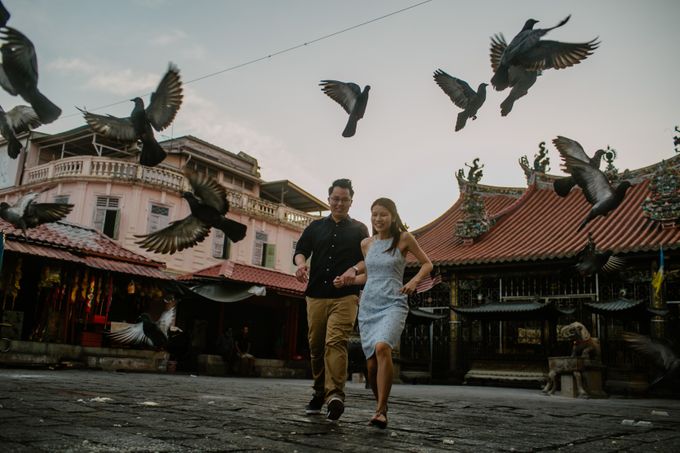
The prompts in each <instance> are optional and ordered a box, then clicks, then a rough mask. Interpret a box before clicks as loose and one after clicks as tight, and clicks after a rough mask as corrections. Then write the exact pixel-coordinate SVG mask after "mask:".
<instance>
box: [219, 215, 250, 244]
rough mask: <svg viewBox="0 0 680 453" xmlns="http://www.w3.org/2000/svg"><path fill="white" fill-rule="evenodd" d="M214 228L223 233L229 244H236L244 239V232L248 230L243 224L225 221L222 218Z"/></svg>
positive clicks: (225, 219) (224, 218)
mask: <svg viewBox="0 0 680 453" xmlns="http://www.w3.org/2000/svg"><path fill="white" fill-rule="evenodd" d="M216 227H217V228H219V229H220V230H222V231H224V234H226V235H227V237H228V238H229V239H231V242H238V241H240V240H241V239H243V238H244V237H246V230H247V229H248V227H247V226H245V225H244V224H242V223H239V222H236V221H234V220H231V219H227V218H226V217H223V218H222V219H221V220H220V223H219V224H218V225H216Z"/></svg>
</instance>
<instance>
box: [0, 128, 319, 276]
mask: <svg viewBox="0 0 680 453" xmlns="http://www.w3.org/2000/svg"><path fill="white" fill-rule="evenodd" d="M23 140H26V141H27V143H28V146H27V147H26V150H27V151H26V152H23V153H22V154H21V155H20V156H19V158H18V159H16V160H12V159H10V158H9V157H8V156H7V152H6V150H5V149H4V148H6V144H4V145H0V148H2V149H0V201H6V202H13V201H15V200H16V199H17V198H18V197H19V196H20V195H21V194H23V193H25V192H27V191H36V190H45V192H44V193H43V194H42V195H41V196H40V201H43V202H53V201H61V202H69V203H73V204H74V205H75V208H74V209H73V211H72V212H71V213H70V214H69V216H68V217H67V218H66V219H65V220H67V221H69V222H73V223H77V224H80V225H84V226H91V227H94V228H95V229H97V230H99V231H101V232H103V233H104V234H105V235H107V236H109V237H111V238H113V239H114V240H116V241H117V242H118V243H119V244H120V245H121V246H123V247H125V248H127V249H130V250H132V251H134V252H137V253H140V254H142V255H144V256H147V257H149V258H151V259H154V260H159V261H163V262H165V263H166V265H167V269H168V270H169V271H171V272H175V273H178V274H186V273H192V272H195V271H198V270H201V269H204V268H207V267H210V266H214V265H216V264H219V263H222V262H224V260H230V261H233V262H236V263H242V264H247V265H253V266H261V267H266V268H270V269H274V270H277V271H280V272H285V273H292V271H293V264H292V254H293V251H294V249H295V241H296V240H297V238H298V237H299V236H300V233H301V232H302V230H303V229H304V227H306V226H307V225H308V224H309V223H310V222H311V221H312V220H314V219H315V218H318V216H319V215H320V214H321V212H322V211H326V210H328V206H327V205H326V203H324V202H323V201H321V200H319V199H318V198H316V197H314V196H313V195H311V194H309V193H308V192H306V191H305V190H304V189H302V188H300V187H299V186H297V185H295V184H294V183H292V182H290V181H287V180H283V181H273V182H265V181H263V180H262V179H261V178H260V172H259V165H258V162H257V159H255V158H253V157H252V156H249V155H248V154H246V153H244V152H239V153H238V154H235V153H232V152H230V151H227V150H225V149H222V148H220V147H218V146H215V145H213V144H210V143H207V142H205V141H203V140H200V139H198V138H196V137H192V136H184V137H180V138H176V139H172V140H168V141H165V142H163V143H162V145H163V147H164V148H165V149H166V150H167V151H168V157H167V159H166V160H165V161H164V162H162V163H161V164H160V165H158V166H157V167H153V168H151V167H144V166H142V165H140V164H139V163H137V161H138V154H139V150H138V149H137V147H136V145H123V144H121V143H117V142H115V141H112V140H111V139H108V138H106V137H102V136H100V135H98V134H96V133H94V132H93V131H92V130H90V129H89V127H87V126H82V127H79V128H76V129H72V130H69V131H65V132H61V133H58V134H49V135H48V134H43V133H39V132H32V133H31V135H30V137H28V138H24V139H23ZM185 166H188V167H190V168H192V169H194V170H195V171H197V172H201V173H207V174H208V175H210V176H212V177H214V178H215V179H216V180H217V181H218V182H219V183H220V184H222V185H223V186H224V187H226V189H227V193H228V198H229V203H230V205H231V208H230V211H229V213H228V217H229V218H232V219H234V220H236V221H239V222H241V223H244V224H246V225H247V226H248V232H247V235H246V237H245V239H243V240H242V241H239V242H237V243H231V241H229V240H226V241H225V238H224V235H223V233H222V232H220V231H216V230H214V229H213V230H212V231H211V233H210V235H209V236H208V238H206V239H205V240H204V241H203V242H202V243H200V244H198V245H197V246H195V247H193V248H191V249H186V250H183V251H182V252H178V253H175V254H174V255H161V254H154V253H150V252H147V251H145V250H143V249H141V248H140V247H138V246H137V245H136V244H135V240H136V239H135V237H134V236H135V235H143V234H148V233H150V232H153V231H156V230H158V229H161V228H163V227H165V226H166V225H168V223H169V222H171V221H174V220H177V219H181V218H184V217H185V216H186V215H188V214H189V206H188V204H187V203H186V202H185V200H184V199H182V198H181V196H180V191H182V190H188V189H189V187H188V184H187V182H186V181H185V178H184V176H183V175H182V170H181V169H182V168H183V167H185Z"/></svg>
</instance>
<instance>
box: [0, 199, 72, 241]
mask: <svg viewBox="0 0 680 453" xmlns="http://www.w3.org/2000/svg"><path fill="white" fill-rule="evenodd" d="M45 190H47V189H45ZM38 195H40V192H28V193H27V194H26V195H24V196H22V197H21V198H19V200H18V201H17V202H16V203H14V205H11V206H10V205H9V204H7V203H5V202H4V201H3V202H2V203H0V217H2V218H3V219H5V220H6V221H8V222H9V223H11V224H12V225H14V226H15V227H16V228H20V229H22V230H23V232H24V235H25V234H26V230H27V229H29V228H35V227H37V226H38V225H41V224H43V223H50V222H56V221H57V220H61V219H63V218H64V217H66V216H67V215H68V213H69V212H71V210H72V209H73V205H72V204H69V203H36V202H35V199H36V198H37V197H38Z"/></svg>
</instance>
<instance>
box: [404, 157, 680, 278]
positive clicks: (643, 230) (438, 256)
mask: <svg viewBox="0 0 680 453" xmlns="http://www.w3.org/2000/svg"><path fill="white" fill-rule="evenodd" d="M670 161H671V162H673V165H674V166H677V165H678V164H679V163H680V159H678V156H676V157H674V158H672V159H671V160H670ZM655 168H656V165H654V166H650V167H646V168H644V169H639V170H636V171H633V172H629V175H630V177H631V178H632V179H631V183H632V184H633V185H632V187H631V188H630V189H628V192H627V194H626V197H625V199H624V201H623V203H622V204H621V205H620V206H619V207H618V208H617V209H616V210H615V211H613V212H611V213H610V214H609V215H608V216H607V217H604V218H602V217H599V218H597V219H595V220H593V221H592V222H590V223H589V224H588V225H587V226H586V227H585V228H584V229H583V230H581V231H577V228H578V226H579V224H580V223H581V221H582V220H583V219H584V218H585V217H586V215H587V214H588V212H589V211H590V209H591V206H590V204H589V203H588V202H587V201H586V199H585V198H584V197H583V196H582V194H581V190H580V189H579V188H578V187H576V188H574V189H573V190H572V191H571V192H570V193H569V195H568V196H567V197H565V198H561V197H559V196H558V195H557V194H556V193H555V192H554V190H553V189H552V181H553V180H554V179H555V178H556V177H555V176H552V175H545V174H539V173H537V174H536V175H535V177H531V178H530V180H529V187H528V188H527V189H525V190H524V191H523V194H522V195H521V196H518V195H517V194H518V193H520V192H512V191H511V189H509V188H498V190H497V191H495V192H494V191H493V190H492V186H484V190H482V191H480V192H479V193H480V194H481V195H482V198H483V199H484V206H485V209H486V212H487V217H488V218H490V219H491V220H492V222H493V224H492V226H491V228H490V230H489V231H487V232H486V233H484V234H482V235H480V236H478V237H477V238H475V239H474V241H471V242H472V243H469V242H470V241H468V242H467V243H466V242H464V241H463V240H462V239H461V238H459V237H457V236H456V235H455V227H456V222H458V221H459V220H461V219H463V212H462V211H461V206H462V203H463V199H462V197H460V198H459V199H458V200H457V201H456V202H455V203H454V205H453V206H451V208H449V209H448V210H447V211H446V212H445V213H444V214H442V215H441V216H440V217H439V218H437V219H436V220H434V221H433V222H431V223H430V224H428V225H426V226H424V227H422V228H420V229H418V230H416V231H414V235H415V236H416V237H417V238H418V242H419V243H420V245H421V246H422V248H423V250H424V251H425V253H427V255H428V256H429V257H430V259H431V260H432V262H433V263H434V264H436V265H437V264H438V265H453V266H457V265H471V264H490V263H512V262H531V261H542V260H550V259H564V258H572V257H574V256H576V255H577V254H578V253H579V252H580V251H581V250H582V249H583V247H584V245H585V244H586V242H587V239H588V233H589V232H590V233H592V234H593V239H594V240H595V241H596V243H597V248H598V249H600V250H612V251H613V252H614V253H617V254H622V253H633V252H649V251H654V250H658V249H659V246H663V247H664V248H666V249H676V248H680V228H678V227H671V228H663V226H662V225H661V224H660V223H659V222H655V221H654V220H651V219H650V218H649V217H646V216H644V215H643V210H642V208H641V205H642V203H643V201H644V200H645V199H647V198H648V197H649V196H650V188H649V185H650V180H649V175H650V174H651V173H652V172H653V170H654V169H655ZM515 190H516V191H517V190H520V189H515ZM462 192H463V191H461V193H462Z"/></svg>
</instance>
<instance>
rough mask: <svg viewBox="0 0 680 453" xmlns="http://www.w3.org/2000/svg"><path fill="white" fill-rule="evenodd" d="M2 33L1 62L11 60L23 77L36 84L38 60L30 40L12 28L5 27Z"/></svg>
mask: <svg viewBox="0 0 680 453" xmlns="http://www.w3.org/2000/svg"><path fill="white" fill-rule="evenodd" d="M2 32H3V33H4V35H2V38H3V39H4V40H5V43H4V44H3V45H2V59H3V61H5V60H7V59H11V60H12V61H13V63H14V64H16V65H17V67H18V68H19V71H21V74H22V75H23V76H24V77H27V78H29V79H30V80H33V81H35V82H36V83H37V81H38V58H37V57H36V54H35V47H34V46H33V43H32V42H31V40H30V39H28V38H27V37H26V36H25V35H24V34H23V33H21V32H20V31H19V30H16V29H14V28H12V27H5V28H4V29H3V30H2Z"/></svg>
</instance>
